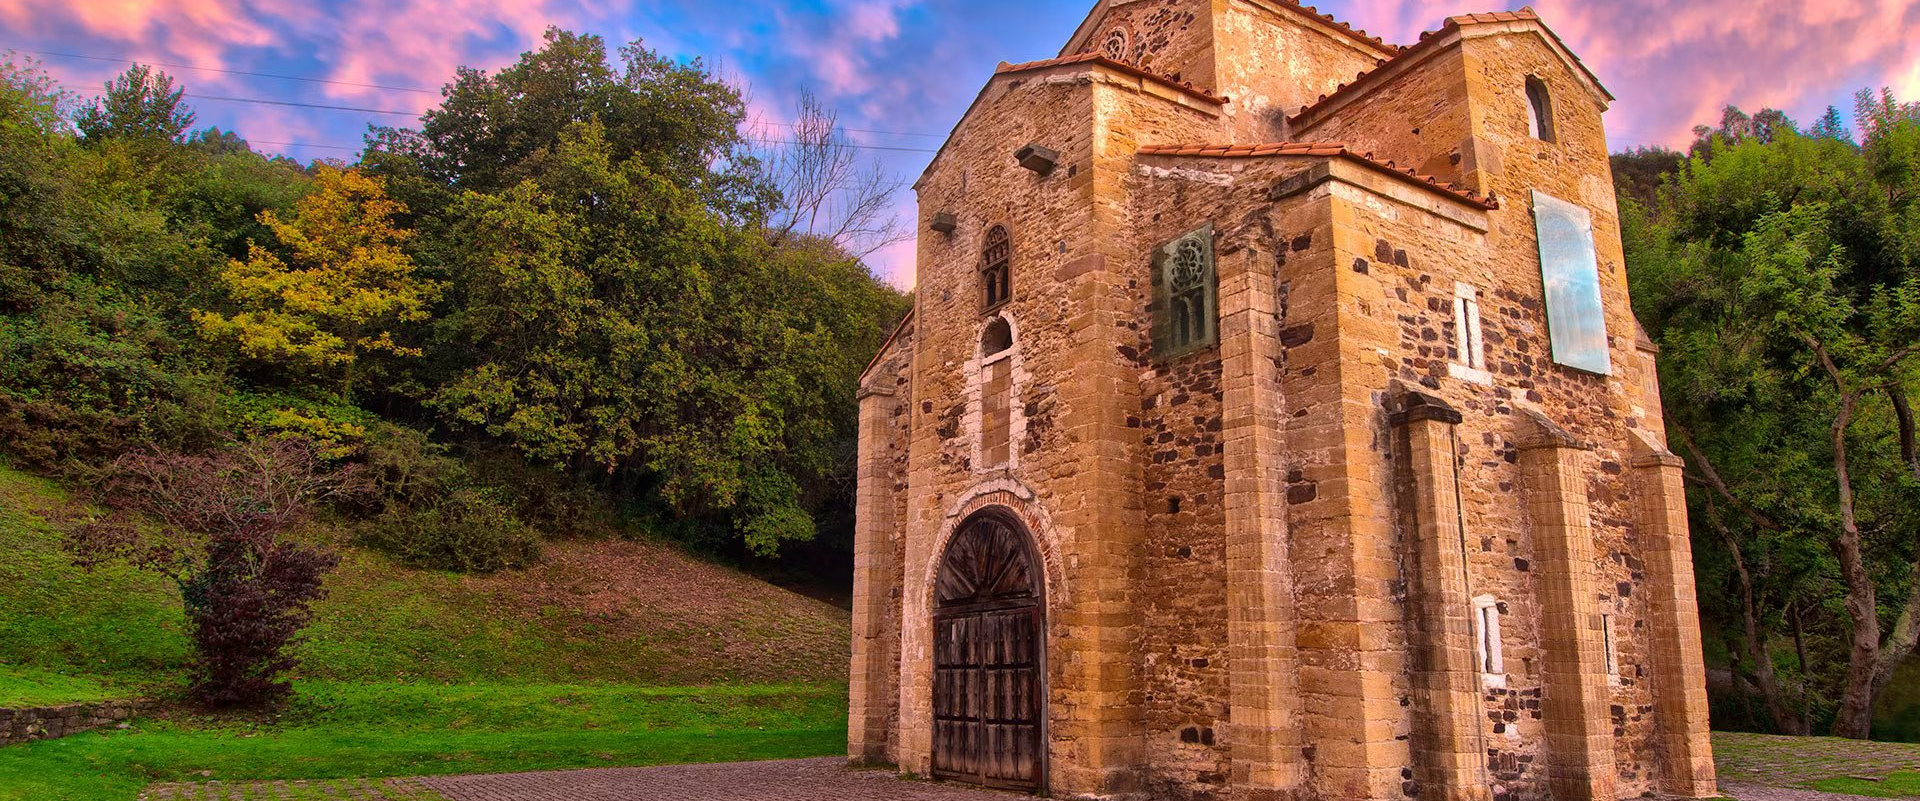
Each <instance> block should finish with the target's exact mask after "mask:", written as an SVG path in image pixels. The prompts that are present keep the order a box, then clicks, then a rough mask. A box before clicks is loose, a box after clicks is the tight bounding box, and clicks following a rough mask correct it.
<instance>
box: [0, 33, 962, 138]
mask: <svg viewBox="0 0 1920 801" xmlns="http://www.w3.org/2000/svg"><path fill="white" fill-rule="evenodd" d="M6 49H8V50H12V51H15V52H19V53H32V54H34V55H37V56H49V57H53V58H77V59H85V60H88V61H105V62H112V63H120V62H126V63H142V64H151V65H153V66H156V67H169V68H173V69H186V70H198V71H201V72H215V73H220V74H223V75H245V76H249V77H254V78H272V79H276V80H283V81H300V82H302V83H317V84H328V85H332V86H352V87H356V88H360V89H380V90H385V91H392V92H414V93H418V94H428V95H437V94H439V92H438V91H435V90H432V89H420V88H417V87H412V86H388V85H385V84H377V83H356V82H354V81H336V80H332V79H329V78H311V77H304V76H300V75H281V74H278V73H272V72H252V71H248V70H230V69H223V68H220V67H201V66H196V65H193V64H174V63H169V62H164V61H140V60H139V59H130V58H115V57H110V56H93V55H86V54H83V53H61V52H56V51H52V50H32V49H27V48H19V47H8V48H6ZM75 88H77V87H75ZM186 96H187V97H191V98H194V99H196V100H213V101H218V102H227V103H263V104H267V105H275V106H293V107H298V108H313V109H324V110H330V111H359V112H365V113H368V114H392V115H398V116H409V117H411V116H419V115H418V114H416V113H415V112H411V111H393V110H390V109H373V108H362V107H358V106H337V105H330V104H318V103H298V102H293V101H287V100H267V99H263V98H249V97H223V96H215V95H196V94H188V95H186ZM750 124H751V125H778V126H780V127H782V128H788V129H794V130H798V129H799V127H800V126H799V125H797V124H795V123H787V122H772V121H769V120H756V121H754V122H752V123H750ZM834 127H835V129H837V130H841V131H846V132H849V133H864V134H875V135H879V136H913V137H920V138H924V139H944V138H946V135H945V134H936V133H922V132H919V131H888V130H883V129H879V128H848V127H845V126H840V125H835V126H834ZM329 147H331V145H329ZM875 149H893V148H880V147H877V146H875ZM906 149H911V148H906ZM925 152H933V151H930V150H929V151H925Z"/></svg>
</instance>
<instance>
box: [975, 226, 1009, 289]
mask: <svg viewBox="0 0 1920 801" xmlns="http://www.w3.org/2000/svg"><path fill="white" fill-rule="evenodd" d="M980 255H981V258H980V289H981V299H982V300H983V301H984V308H986V309H994V308H998V307H999V306H1000V304H1002V303H1006V302H1007V298H1008V297H1009V296H1011V295H1012V294H1013V280H1012V279H1013V243H1012V242H1011V241H1010V240H1009V239H1008V237H1007V229H1006V228H1005V227H1003V226H999V225H996V226H994V227H993V228H992V230H989V231H987V241H986V245H985V246H984V247H983V248H982V249H981V254H980Z"/></svg>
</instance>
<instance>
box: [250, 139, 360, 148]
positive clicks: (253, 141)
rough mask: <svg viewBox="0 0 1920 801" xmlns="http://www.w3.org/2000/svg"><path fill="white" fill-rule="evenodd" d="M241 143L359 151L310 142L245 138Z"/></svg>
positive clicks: (342, 146) (341, 146)
mask: <svg viewBox="0 0 1920 801" xmlns="http://www.w3.org/2000/svg"><path fill="white" fill-rule="evenodd" d="M241 141H243V142H246V143H247V144H249V145H279V146H281V147H321V148H326V149H328V150H348V151H352V150H359V149H360V148H357V147H347V146H345V145H316V144H314V143H312V142H269V141H267V140H265V139H245V138H243V139H241Z"/></svg>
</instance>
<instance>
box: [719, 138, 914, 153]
mask: <svg viewBox="0 0 1920 801" xmlns="http://www.w3.org/2000/svg"><path fill="white" fill-rule="evenodd" d="M746 140H747V141H749V142H759V143H760V144H763V145H802V146H808V147H811V146H815V145H818V144H820V143H817V142H795V141H793V140H791V139H762V138H759V137H753V136H749V137H746ZM826 146H827V147H851V148H855V149H858V150H893V151H898V152H902V153H938V152H940V151H938V150H934V149H933V148H927V147H888V146H886V145H856V144H852V143H849V142H828V143H826Z"/></svg>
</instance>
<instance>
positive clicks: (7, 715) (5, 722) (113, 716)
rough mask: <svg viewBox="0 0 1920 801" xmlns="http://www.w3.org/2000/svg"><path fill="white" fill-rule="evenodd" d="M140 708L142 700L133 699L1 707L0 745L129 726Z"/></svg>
mask: <svg viewBox="0 0 1920 801" xmlns="http://www.w3.org/2000/svg"><path fill="white" fill-rule="evenodd" d="M138 712H139V704H137V703H136V702H133V701H98V702H94V703H87V704H61V705H58V706H30V707H19V708H14V709H8V708H5V707H0V745H11V744H13V743H24V742H29V741H32V740H52V739H54V738H57V737H65V736H67V735H70V734H79V733H81V732H84V731H92V730H94V729H104V728H108V727H119V728H126V726H127V721H130V720H132V719H133V716H134V715H135V714H138Z"/></svg>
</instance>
